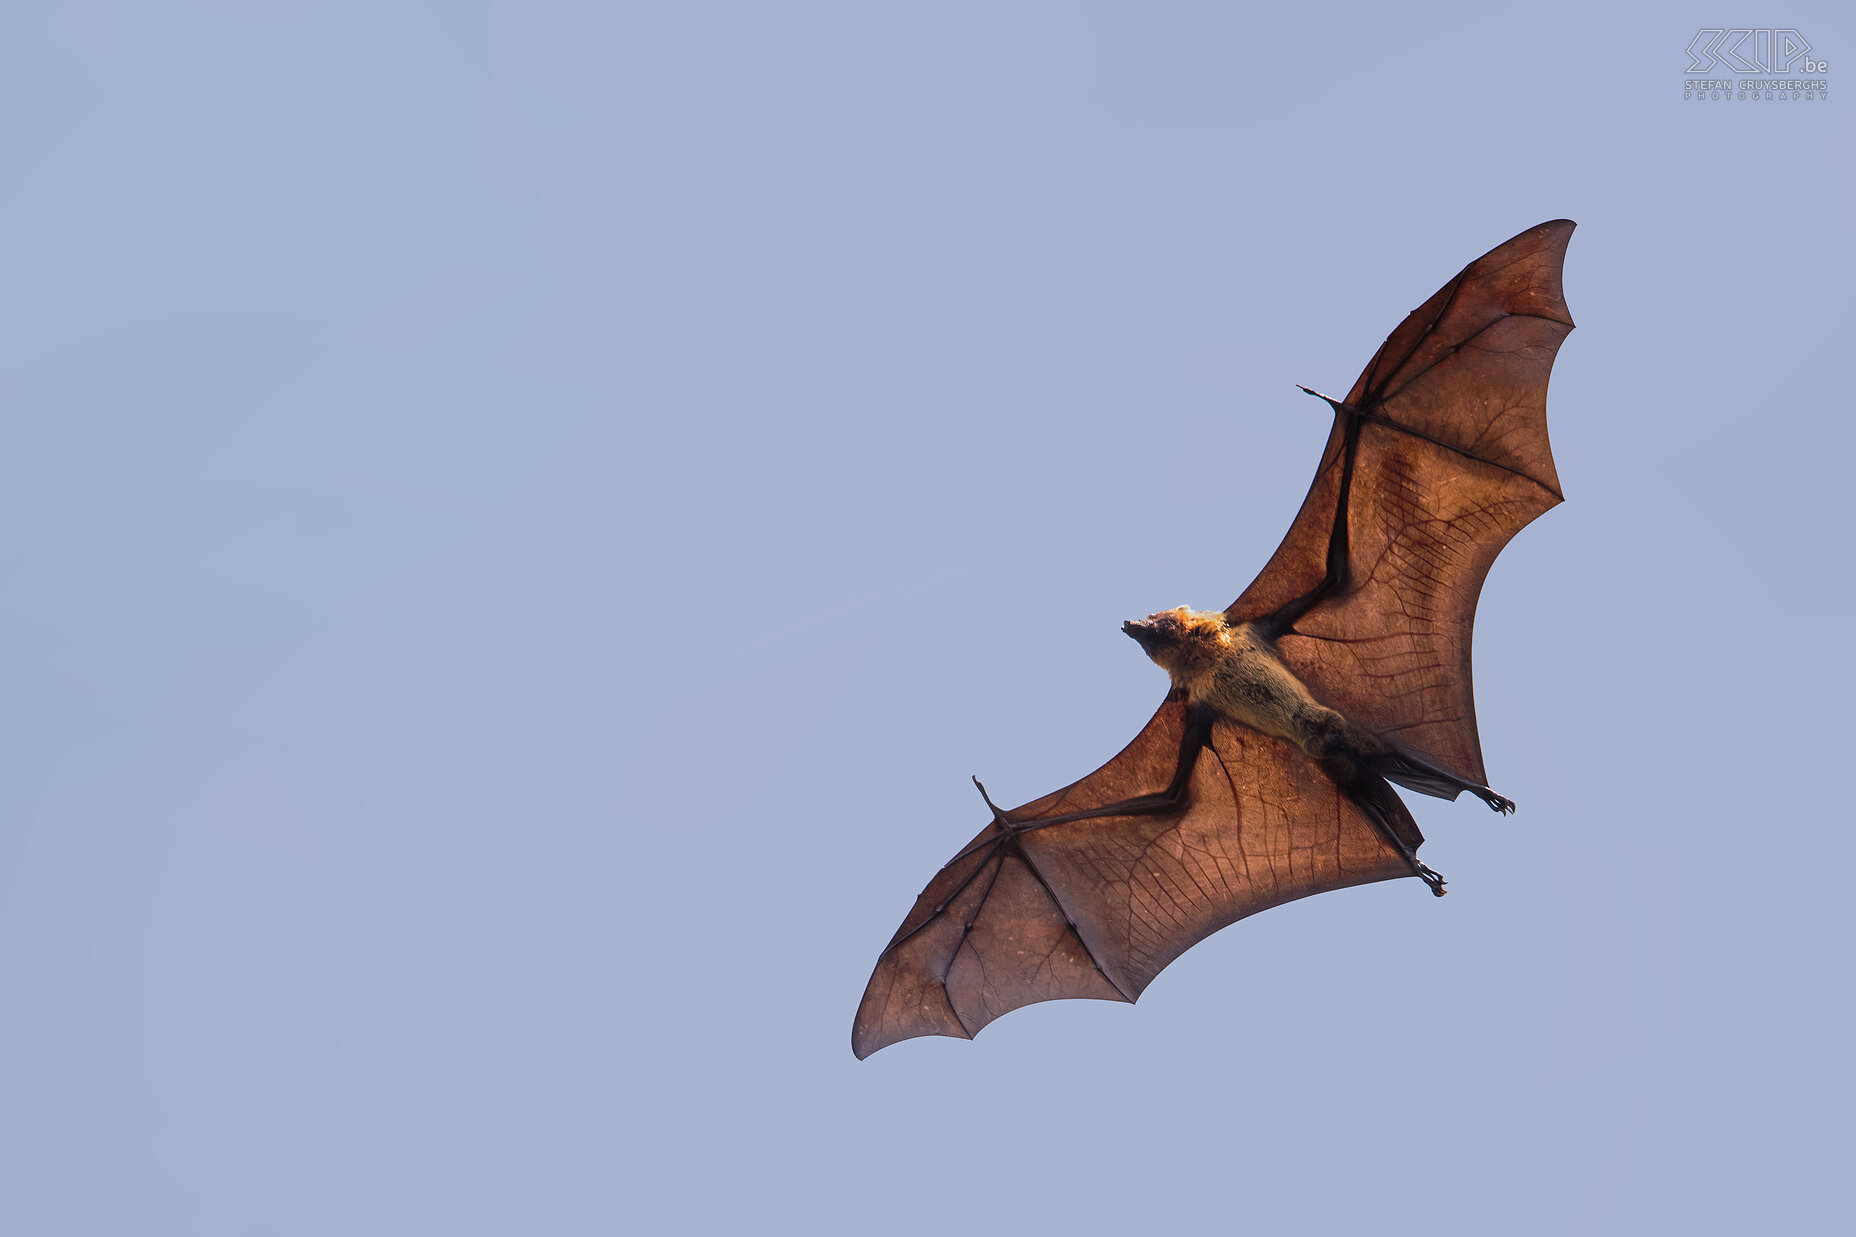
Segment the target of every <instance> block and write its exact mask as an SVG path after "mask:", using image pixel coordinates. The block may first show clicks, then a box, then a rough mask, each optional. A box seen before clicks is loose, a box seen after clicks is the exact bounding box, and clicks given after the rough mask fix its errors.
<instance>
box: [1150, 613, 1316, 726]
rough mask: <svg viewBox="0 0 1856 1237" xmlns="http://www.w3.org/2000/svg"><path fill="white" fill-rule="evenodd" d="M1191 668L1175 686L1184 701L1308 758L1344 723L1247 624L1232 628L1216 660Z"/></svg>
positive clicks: (1252, 627)
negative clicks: (1290, 746) (1183, 694)
mask: <svg viewBox="0 0 1856 1237" xmlns="http://www.w3.org/2000/svg"><path fill="white" fill-rule="evenodd" d="M1194 669H1196V670H1198V673H1196V674H1190V675H1189V677H1186V678H1185V679H1184V680H1183V681H1181V682H1180V683H1179V684H1178V685H1179V686H1180V687H1181V688H1183V689H1184V690H1185V692H1186V697H1187V699H1189V700H1191V701H1192V702H1193V703H1195V704H1201V705H1204V706H1206V707H1207V708H1210V709H1213V710H1215V711H1217V712H1218V713H1220V714H1222V715H1223V716H1225V717H1228V718H1230V719H1231V720H1232V721H1234V722H1241V723H1242V724H1243V725H1246V726H1249V727H1250V728H1251V729H1253V730H1261V731H1262V732H1263V733H1264V734H1268V735H1274V736H1276V737H1277V738H1279V739H1287V740H1289V742H1291V743H1293V744H1295V745H1296V746H1297V747H1300V748H1301V749H1302V750H1303V751H1306V752H1309V753H1310V754H1311V755H1313V754H1316V749H1317V748H1318V747H1319V746H1320V744H1321V743H1322V740H1323V736H1325V735H1327V734H1329V733H1330V732H1332V731H1333V730H1334V729H1335V728H1336V727H1337V726H1340V725H1343V724H1344V719H1343V718H1342V717H1341V715H1340V714H1339V713H1337V712H1335V711H1334V710H1333V709H1330V708H1326V707H1325V706H1323V705H1321V704H1318V703H1316V701H1315V698H1314V697H1313V696H1311V695H1310V694H1309V691H1308V688H1307V686H1306V685H1304V684H1303V682H1302V681H1301V680H1300V679H1298V678H1296V677H1295V675H1294V674H1293V673H1292V672H1291V671H1290V669H1289V667H1287V666H1285V665H1284V664H1283V662H1282V659H1281V658H1280V657H1278V656H1277V654H1276V650H1275V649H1274V648H1272V647H1270V644H1269V642H1268V641H1267V640H1265V639H1264V638H1263V637H1262V635H1261V634H1259V633H1258V632H1257V630H1256V628H1255V627H1254V626H1252V625H1251V624H1249V623H1243V624H1240V625H1238V626H1237V627H1233V628H1231V629H1230V633H1229V635H1228V636H1227V637H1226V640H1225V641H1224V642H1223V647H1222V648H1220V649H1219V650H1218V656H1217V657H1216V658H1215V659H1213V660H1211V662H1210V664H1209V665H1204V666H1203V667H1202V668H1201V667H1194Z"/></svg>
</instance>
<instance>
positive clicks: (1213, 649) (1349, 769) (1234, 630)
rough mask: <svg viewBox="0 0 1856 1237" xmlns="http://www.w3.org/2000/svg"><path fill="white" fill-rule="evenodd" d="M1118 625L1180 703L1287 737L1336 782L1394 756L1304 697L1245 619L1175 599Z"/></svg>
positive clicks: (1360, 730) (1307, 695)
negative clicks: (1174, 605) (1172, 605)
mask: <svg viewBox="0 0 1856 1237" xmlns="http://www.w3.org/2000/svg"><path fill="white" fill-rule="evenodd" d="M1123 630H1125V632H1127V633H1128V635H1132V637H1134V639H1136V641H1140V645H1141V648H1143V650H1145V652H1147V656H1149V658H1153V659H1154V663H1156V665H1158V667H1160V669H1162V671H1166V672H1167V674H1169V676H1171V678H1173V687H1175V689H1179V691H1180V695H1184V698H1186V700H1188V702H1192V704H1199V706H1205V708H1208V710H1212V711H1216V713H1219V715H1223V717H1229V719H1231V721H1234V723H1240V724H1244V726H1249V728H1251V730H1262V732H1264V734H1270V736H1275V737H1279V739H1288V741H1290V743H1294V745H1295V747H1299V749H1301V750H1305V752H1307V754H1308V756H1314V758H1316V760H1318V762H1321V767H1323V769H1327V771H1329V773H1331V775H1333V776H1334V780H1336V782H1340V784H1342V786H1351V784H1355V782H1357V780H1359V776H1360V775H1368V773H1379V771H1381V769H1379V767H1381V765H1383V763H1386V762H1388V760H1396V756H1394V752H1392V749H1390V747H1388V745H1386V743H1383V741H1381V739H1379V737H1377V736H1375V734H1372V732H1370V730H1366V728H1362V726H1357V724H1355V723H1351V721H1349V719H1347V717H1346V715H1344V713H1338V711H1334V710H1331V708H1327V706H1325V704H1321V702H1318V700H1316V698H1314V697H1312V695H1310V693H1308V687H1307V685H1305V684H1303V682H1301V680H1299V678H1295V674H1294V672H1292V671H1290V669H1288V667H1286V665H1282V659H1281V658H1279V656H1277V652H1275V646H1271V643H1270V639H1268V637H1264V633H1262V632H1258V630H1257V624H1253V622H1238V624H1231V622H1229V620H1227V619H1225V615H1223V611H1216V609H1188V607H1184V605H1180V607H1179V609H1162V611H1160V613H1158V615H1149V617H1147V619H1141V620H1136V622H1128V624H1125V626H1123Z"/></svg>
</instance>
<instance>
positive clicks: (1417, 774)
mask: <svg viewBox="0 0 1856 1237" xmlns="http://www.w3.org/2000/svg"><path fill="white" fill-rule="evenodd" d="M1379 772H1380V773H1381V774H1383V775H1384V776H1386V777H1389V778H1391V779H1392V780H1393V781H1395V782H1397V783H1398V784H1399V785H1401V786H1408V787H1410V788H1411V789H1412V790H1415V791H1417V792H1418V793H1419V794H1425V795H1437V796H1438V797H1439V798H1443V799H1454V798H1456V792H1458V791H1464V790H1467V791H1468V792H1469V793H1470V794H1472V795H1474V796H1476V798H1478V799H1480V800H1482V801H1483V802H1484V803H1486V804H1488V805H1489V807H1490V809H1491V810H1493V811H1497V812H1500V813H1502V814H1503V815H1511V814H1512V813H1513V812H1514V800H1513V799H1510V798H1507V797H1506V796H1504V795H1498V794H1496V793H1495V792H1494V791H1492V790H1490V789H1489V788H1488V787H1487V786H1484V785H1482V783H1480V782H1472V781H1470V780H1469V779H1468V778H1465V777H1458V776H1457V775H1456V774H1454V773H1452V772H1450V771H1449V770H1448V769H1440V768H1438V767H1437V766H1436V765H1434V764H1432V763H1431V762H1430V761H1428V760H1423V759H1421V758H1419V757H1417V756H1413V755H1412V754H1411V753H1409V752H1405V751H1399V752H1395V753H1393V755H1392V756H1391V758H1390V759H1389V760H1387V761H1385V762H1384V764H1383V766H1382V767H1381V768H1380V770H1379ZM1401 774H1403V775H1404V776H1402V777H1401V776H1400V775H1401ZM1440 785H1441V786H1442V787H1447V788H1448V790H1449V793H1439V787H1440Z"/></svg>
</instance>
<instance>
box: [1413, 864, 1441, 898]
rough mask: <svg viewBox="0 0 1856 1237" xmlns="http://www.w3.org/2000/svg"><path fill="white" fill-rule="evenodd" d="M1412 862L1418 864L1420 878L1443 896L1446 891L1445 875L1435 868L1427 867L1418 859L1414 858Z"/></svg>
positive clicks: (1437, 893) (1435, 892) (1433, 891)
mask: <svg viewBox="0 0 1856 1237" xmlns="http://www.w3.org/2000/svg"><path fill="white" fill-rule="evenodd" d="M1412 863H1414V864H1417V868H1418V879H1420V880H1422V881H1423V882H1424V883H1425V884H1427V885H1429V886H1430V887H1431V892H1432V893H1434V894H1436V895H1437V896H1438V897H1440V898H1441V897H1443V896H1444V892H1445V890H1444V878H1443V876H1442V875H1441V874H1440V873H1439V872H1438V871H1437V870H1436V869H1435V868H1431V867H1427V866H1426V865H1425V864H1422V863H1419V862H1418V861H1417V860H1416V859H1413V860H1412Z"/></svg>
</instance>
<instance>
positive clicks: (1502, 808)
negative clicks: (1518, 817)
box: [1476, 786, 1514, 816]
mask: <svg viewBox="0 0 1856 1237" xmlns="http://www.w3.org/2000/svg"><path fill="white" fill-rule="evenodd" d="M1476 793H1477V794H1478V795H1480V796H1481V797H1482V801H1483V802H1484V803H1486V804H1488V805H1489V810H1490V811H1492V812H1500V813H1501V814H1502V815H1503V816H1513V815H1514V800H1513V799H1509V798H1505V797H1503V796H1502V795H1498V794H1496V793H1495V792H1494V791H1492V790H1490V789H1489V788H1488V787H1487V786H1484V787H1483V788H1482V789H1481V790H1478V791H1477V792H1476Z"/></svg>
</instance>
